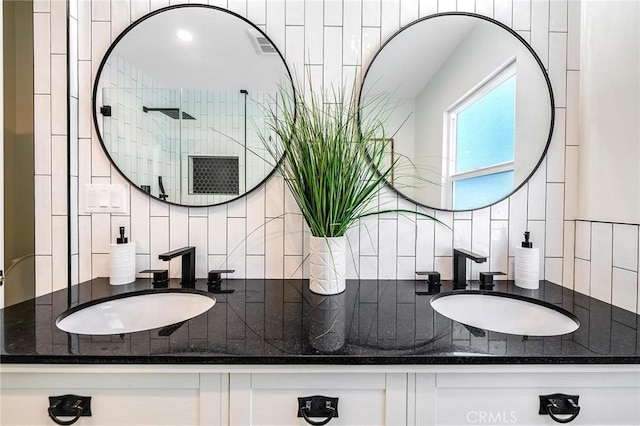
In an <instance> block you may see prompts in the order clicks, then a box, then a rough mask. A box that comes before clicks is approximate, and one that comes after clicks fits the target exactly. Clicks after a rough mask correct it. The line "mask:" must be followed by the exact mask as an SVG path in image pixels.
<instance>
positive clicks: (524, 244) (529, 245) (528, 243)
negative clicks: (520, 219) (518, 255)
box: [522, 231, 533, 248]
mask: <svg viewBox="0 0 640 426" xmlns="http://www.w3.org/2000/svg"><path fill="white" fill-rule="evenodd" d="M530 235H531V233H530V232H529V231H525V232H524V241H523V242H522V247H524V248H533V243H532V242H531V241H529V236H530Z"/></svg>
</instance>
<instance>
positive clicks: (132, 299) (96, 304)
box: [56, 289, 216, 335]
mask: <svg viewBox="0 0 640 426" xmlns="http://www.w3.org/2000/svg"><path fill="white" fill-rule="evenodd" d="M215 303H216V299H215V297H213V295H211V294H209V293H206V292H203V291H199V290H191V289H157V290H141V291H134V292H131V293H125V294H119V295H116V296H110V297H106V298H103V299H97V300H93V301H91V302H88V303H85V304H82V305H79V306H76V307H74V308H71V309H69V310H68V311H65V312H63V313H62V314H61V315H60V316H59V317H58V318H57V319H56V326H57V327H58V328H59V329H61V330H63V331H66V332H68V333H75V334H92V335H105V334H123V333H133V332H136V331H143V330H151V329H154V328H158V327H164V326H167V325H172V324H176V323H179V322H182V321H186V320H188V319H191V318H194V317H196V316H198V315H200V314H202V313H204V312H206V311H208V310H209V309H211V308H212V307H213V305H215Z"/></svg>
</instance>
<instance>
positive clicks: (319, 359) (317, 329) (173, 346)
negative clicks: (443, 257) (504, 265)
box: [0, 278, 640, 365]
mask: <svg viewBox="0 0 640 426" xmlns="http://www.w3.org/2000/svg"><path fill="white" fill-rule="evenodd" d="M150 287H151V284H150V280H147V279H139V280H137V281H136V282H135V283H133V284H128V285H124V286H110V285H109V284H108V279H106V278H97V279H94V280H92V281H88V282H85V283H82V284H80V285H77V286H73V287H72V289H71V291H67V290H66V289H65V290H60V291H57V292H55V293H52V294H48V295H45V296H42V297H38V298H36V299H33V300H29V301H26V302H23V303H20V304H17V305H14V306H10V307H7V308H6V309H4V310H1V311H0V329H1V331H2V339H1V342H0V353H1V360H0V361H1V362H2V363H58V364H77V363H84V364H94V363H104V364H114V363H116V364H127V363H139V364H289V363H292V364H366V365H375V364H387V365H388V364H541V363H545V364H548V363H552V364H573V363H576V364H584V363H594V364H640V327H639V325H640V322H639V320H640V316H638V315H635V314H633V313H630V312H628V311H624V310H622V309H619V308H616V307H614V306H612V305H609V304H607V303H603V302H601V301H598V300H596V299H593V298H590V297H587V296H585V295H582V294H580V293H574V292H573V291H571V290H568V289H565V288H562V287H560V286H558V285H555V284H553V283H550V282H547V281H541V285H540V289H539V290H524V289H521V288H518V287H515V286H514V285H513V283H512V282H508V281H500V282H498V284H497V286H496V289H495V291H499V292H505V293H514V294H520V295H524V296H529V297H533V298H537V299H539V300H544V301H546V302H549V303H552V304H554V305H557V306H559V307H562V308H564V309H566V310H568V311H569V312H572V313H573V314H574V315H575V316H577V317H578V319H579V320H580V327H579V328H578V330H576V331H575V332H573V333H570V334H566V335H563V336H553V337H527V336H517V335H507V334H503V333H496V332H491V331H485V330H478V329H473V328H469V327H466V326H464V325H462V324H460V323H458V322H455V321H452V320H449V319H448V318H446V317H444V316H442V315H440V314H439V313H437V312H435V311H434V310H433V309H432V308H431V306H430V304H429V301H430V299H431V296H418V295H416V294H415V291H416V290H425V287H426V284H425V282H424V281H370V280H366V281H347V290H346V291H345V292H344V293H342V294H340V295H337V296H324V297H323V296H319V295H316V294H313V293H311V292H310V291H309V288H308V282H307V281H306V280H250V279H247V280H227V281H225V282H224V283H223V288H225V287H228V288H230V289H235V292H234V293H232V294H218V295H216V298H217V303H216V305H215V306H214V307H213V308H212V309H210V310H209V311H208V312H206V313H204V314H202V315H199V316H197V317H195V318H193V319H191V320H189V321H187V322H185V323H183V324H182V325H180V326H177V327H165V328H162V329H155V330H148V331H142V332H136V333H128V334H122V335H113V336H87V335H76V334H69V333H66V332H63V331H61V330H59V329H58V328H57V327H56V325H55V320H56V318H57V317H58V315H59V314H60V313H62V312H63V311H65V310H66V309H67V308H68V307H69V300H70V301H71V306H76V305H78V304H81V303H84V302H87V301H90V300H95V299H98V298H101V297H107V296H110V295H114V294H119V293H123V292H131V291H135V290H141V289H148V288H150ZM171 287H179V284H178V283H177V282H173V281H172V282H171ZM196 288H197V289H200V290H205V291H206V290H207V287H206V284H205V283H204V280H199V282H198V283H197V284H196ZM476 288H477V283H472V284H471V286H470V287H469V289H476ZM449 289H450V284H449V283H446V282H445V283H443V291H447V290H449Z"/></svg>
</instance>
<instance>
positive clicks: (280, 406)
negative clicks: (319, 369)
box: [229, 373, 407, 426]
mask: <svg viewBox="0 0 640 426" xmlns="http://www.w3.org/2000/svg"><path fill="white" fill-rule="evenodd" d="M406 380H407V376H406V374H383V373H379V374H378V373H372V374H368V373H347V374H317V373H310V374H303V373H287V374H275V373H259V374H256V373H254V374H231V377H230V394H229V402H230V412H229V414H230V424H231V425H237V426H247V425H288V426H289V425H291V426H293V425H306V424H307V423H306V421H305V420H304V419H303V418H300V417H297V413H298V397H306V396H313V395H323V396H328V397H337V398H338V416H339V417H337V418H333V419H331V421H330V422H329V423H328V424H329V425H353V426H355V425H404V424H406V397H407V390H406V389H407V387H406ZM313 420H315V421H319V420H321V419H320V418H314V419H313Z"/></svg>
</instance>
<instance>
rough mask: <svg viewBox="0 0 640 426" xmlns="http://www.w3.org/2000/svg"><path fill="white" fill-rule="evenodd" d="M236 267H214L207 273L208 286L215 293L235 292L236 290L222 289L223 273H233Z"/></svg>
mask: <svg viewBox="0 0 640 426" xmlns="http://www.w3.org/2000/svg"><path fill="white" fill-rule="evenodd" d="M235 271H236V270H235V269H212V270H211V271H209V273H208V274H207V288H208V289H209V291H210V292H211V293H214V294H225V293H233V292H234V291H235V290H222V288H221V284H222V274H231V273H233V272H235Z"/></svg>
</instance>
